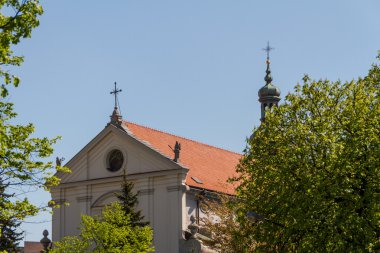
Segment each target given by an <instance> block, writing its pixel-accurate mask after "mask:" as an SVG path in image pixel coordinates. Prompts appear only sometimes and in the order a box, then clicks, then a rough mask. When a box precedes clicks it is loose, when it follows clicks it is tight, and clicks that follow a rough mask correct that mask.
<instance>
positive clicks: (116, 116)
mask: <svg viewBox="0 0 380 253" xmlns="http://www.w3.org/2000/svg"><path fill="white" fill-rule="evenodd" d="M120 92H122V90H121V89H117V87H116V82H115V88H114V89H113V91H111V92H110V94H111V95H114V96H115V107H114V109H113V112H112V115H111V116H110V117H111V122H110V123H112V124H115V125H121V123H122V122H123V120H122V117H121V114H120V111H119V107H118V100H117V94H118V93H120Z"/></svg>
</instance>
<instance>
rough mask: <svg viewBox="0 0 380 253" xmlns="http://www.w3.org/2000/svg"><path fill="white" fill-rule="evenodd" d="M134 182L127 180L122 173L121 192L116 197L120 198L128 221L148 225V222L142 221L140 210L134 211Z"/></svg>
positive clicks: (135, 201) (133, 223) (135, 199)
mask: <svg viewBox="0 0 380 253" xmlns="http://www.w3.org/2000/svg"><path fill="white" fill-rule="evenodd" d="M133 187H134V184H133V183H132V182H128V181H127V177H126V176H125V175H124V179H123V183H122V185H121V193H118V194H116V197H117V198H118V199H119V200H120V204H121V206H122V209H123V211H124V213H125V215H127V216H128V215H129V216H130V222H131V224H132V226H139V227H144V226H147V225H149V222H146V221H143V220H144V216H142V214H141V210H139V211H136V210H135V207H136V205H137V204H138V199H137V193H133V192H132V190H133Z"/></svg>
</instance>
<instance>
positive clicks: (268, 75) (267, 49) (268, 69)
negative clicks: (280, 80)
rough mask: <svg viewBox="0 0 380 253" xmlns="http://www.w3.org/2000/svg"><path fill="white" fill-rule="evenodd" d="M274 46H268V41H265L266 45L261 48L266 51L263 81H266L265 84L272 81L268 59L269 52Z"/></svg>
mask: <svg viewBox="0 0 380 253" xmlns="http://www.w3.org/2000/svg"><path fill="white" fill-rule="evenodd" d="M273 49H274V48H273V47H270V46H269V41H268V42H267V47H266V48H263V50H264V51H266V52H267V61H266V64H267V70H266V71H265V72H266V73H267V74H266V76H265V78H264V80H265V82H266V85H268V84H270V83H271V82H272V80H273V79H272V76H271V74H270V73H271V72H270V59H269V53H270V51H271V50H273Z"/></svg>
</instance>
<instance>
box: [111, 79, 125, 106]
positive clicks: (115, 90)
mask: <svg viewBox="0 0 380 253" xmlns="http://www.w3.org/2000/svg"><path fill="white" fill-rule="evenodd" d="M122 91H123V90H122V89H117V88H116V82H115V88H114V89H113V91H111V92H110V94H111V95H112V94H113V95H114V96H115V108H116V107H117V94H118V93H119V92H122Z"/></svg>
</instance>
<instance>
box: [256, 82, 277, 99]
mask: <svg viewBox="0 0 380 253" xmlns="http://www.w3.org/2000/svg"><path fill="white" fill-rule="evenodd" d="M280 94H281V91H280V89H279V88H278V87H276V86H274V85H273V84H272V83H269V84H266V85H265V86H263V87H261V89H260V90H259V98H260V99H263V98H268V97H278V98H279V97H280Z"/></svg>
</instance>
